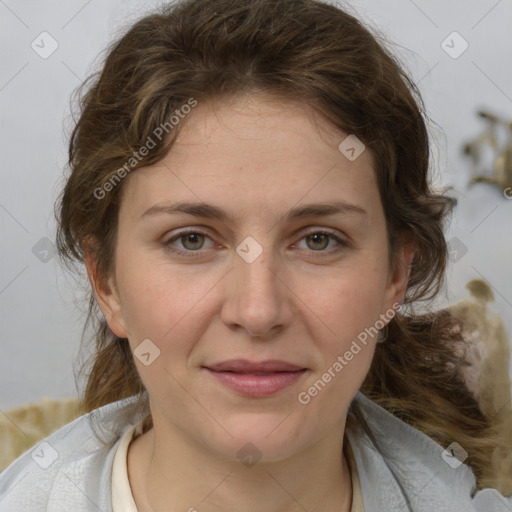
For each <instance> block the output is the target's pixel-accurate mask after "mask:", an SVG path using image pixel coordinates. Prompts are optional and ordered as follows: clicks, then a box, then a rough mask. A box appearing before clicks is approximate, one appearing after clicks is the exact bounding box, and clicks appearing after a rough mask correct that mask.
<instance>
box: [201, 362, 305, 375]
mask: <svg viewBox="0 0 512 512" xmlns="http://www.w3.org/2000/svg"><path fill="white" fill-rule="evenodd" d="M206 368H208V369H210V370H213V371H214V372H233V373H250V374H257V373H261V374H268V373H275V372H296V371H299V370H305V368H304V367H301V366H297V365H295V364H292V363H288V362H286V361H279V360H276V359H271V360H267V361H261V362H253V361H248V360H247V359H230V360H229V361H223V362H221V363H216V364H212V365H208V366H206Z"/></svg>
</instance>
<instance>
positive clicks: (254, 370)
mask: <svg viewBox="0 0 512 512" xmlns="http://www.w3.org/2000/svg"><path fill="white" fill-rule="evenodd" d="M205 368H206V369H207V370H208V371H209V372H210V374H211V375H213V376H214V377H215V378H216V379H217V380H218V381H219V382H221V383H222V384H224V385H225V386H227V387H228V388H230V389H232V390H233V391H237V392H238V393H241V394H243V395H246V396H251V397H263V396H270V395H273V394H274V393H277V392H278V391H281V390H282V389H284V388H286V387H288V386H291V385H292V384H293V383H295V382H297V381H298V380H299V379H300V378H301V377H302V375H303V374H304V373H305V372H306V368H301V367H300V366H297V365H294V364H291V363H287V362H285V361H278V360H267V361H261V362H252V361H248V360H246V359H231V360H229V361H223V362H221V363H216V364H212V365H209V366H207V367H205Z"/></svg>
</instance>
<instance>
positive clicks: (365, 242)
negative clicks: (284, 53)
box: [90, 94, 407, 460]
mask: <svg viewBox="0 0 512 512" xmlns="http://www.w3.org/2000/svg"><path fill="white" fill-rule="evenodd" d="M183 123H184V125H183V127H182V130H181V132H180V134H179V137H178V139H177V141H176V143H175V145H174V146H173V149H172V150H171V152H170V153H169V154H168V155H167V156H166V157H165V158H164V159H163V160H162V161H160V162H159V163H158V164H156V165H151V166H149V167H145V168H141V169H138V170H136V171H134V172H133V173H132V174H130V175H129V176H128V177H127V178H126V179H125V182H124V183H123V187H125V188H124V191H123V198H122V204H121V207H120V212H119V231H118V237H117V246H116V252H115V278H111V279H110V280H109V281H108V283H107V284H106V285H104V286H103V287H101V289H98V290H97V294H98V300H99V302H100V305H101V307H102V310H103V312H104V314H105V317H106V318H107V321H108V323H109V325H110V327H111V329H112V330H113V331H114V332H115V333H116V334H117V335H118V336H120V337H127V338H128V339H129V343H130V346H131V348H132V351H134V354H135V358H134V359H135V362H136V365H137V368H138V371H139V373H140V376H141V378H142V381H143V382H144V385H145V386H146V388H147V390H148V393H149V396H150V401H151V410H152V414H153V420H154V424H155V429H157V428H158V426H159V425H161V427H160V428H161V429H167V430H169V431H171V430H172V431H173V432H174V433H178V434H179V435H180V436H182V437H186V438H188V440H189V441H192V442H193V443H196V446H197V444H198V445H199V446H202V447H206V448H207V449H209V450H213V451H214V452H216V453H217V454H221V455H223V456H226V457H228V458H232V459H233V460H234V459H235V458H236V457H239V458H240V457H241V456H243V455H247V453H246V452H251V450H252V451H254V453H248V454H249V455H254V456H256V457H258V456H260V455H262V456H263V457H265V458H266V460H278V459H284V458H285V457H289V456H292V455H293V454H295V453H299V452H300V451H301V450H305V449H307V448H308V447H312V446H313V444H315V443H317V442H318V441H320V440H321V439H324V438H325V437H326V436H334V437H335V438H336V437H339V436H340V435H341V436H342V434H343V428H344V422H345V419H346V413H347V409H348V407H349V404H350V402H351V400H352V398H353V397H354V395H355V393H356V392H357V390H358V389H359V387H360V385H361V383H362V381H363V380H364V378H365V376H366V374H367V372H368V370H369V366H370V363H371V359H372V355H373V352H374V348H375V343H376V336H372V335H374V333H375V330H374V329H371V328H372V327H374V326H375V325H376V323H377V327H381V326H382V325H383V319H384V320H385V319H386V318H387V319H389V318H391V316H392V314H393V313H394V311H395V309H396V303H400V302H401V300H402V298H403V295H404V292H405V283H406V281H407V271H406V270H405V266H404V265H398V266H397V268H398V270H396V271H395V272H394V273H392V272H391V270H390V268H389V265H388V261H389V258H388V245H387V233H386V224H385V219H384V213H383V208H382V204H381V201H380V198H379V191H378V187H377V182H376V178H375V175H374V171H373V169H372V158H371V155H370V152H369V151H368V150H364V151H363V152H362V153H361V154H360V155H359V156H357V153H358V152H359V151H360V150H361V149H362V148H361V146H359V145H356V146H354V143H353V142H352V144H350V141H351V139H349V140H348V141H346V142H345V143H344V145H343V144H342V150H343V152H342V150H340V149H339V148H338V146H339V145H340V143H342V142H343V141H344V139H345V138H346V137H347V135H348V134H344V133H341V132H339V131H337V130H334V129H333V128H332V127H330V126H329V125H327V124H326V123H325V121H323V120H321V119H320V118H317V122H316V123H315V121H314V120H313V114H312V112H311V111H310V110H307V107H306V106H304V105H301V104H299V103H294V102H288V101H277V100H275V99H274V100H273V99H272V98H270V97H267V96H264V95H261V94H260V95H251V96H245V97H243V98H239V99H237V100H232V101H230V102H227V101H225V100H224V101H222V102H218V103H211V102H210V103H204V104H202V103H199V104H198V106H197V107H196V108H195V109H194V110H193V111H192V112H191V113H190V114H189V115H188V117H187V118H186V119H185V121H183ZM356 143H357V141H356ZM346 146H348V147H346ZM351 147H354V151H351V149H350V148H351ZM355 156H357V158H355V159H354V157H355ZM348 157H350V158H348ZM179 205H181V206H182V209H183V210H188V212H186V211H180V209H179V208H180V207H179ZM322 210H324V211H323V212H322ZM327 210H332V211H327ZM401 254H402V253H401ZM403 255H404V257H405V256H406V252H405V251H404V253H403ZM405 259H407V258H405ZM90 268H92V267H90ZM382 315H385V316H382ZM385 321H387V320H385ZM365 330H366V331H365ZM368 333H370V334H371V335H368ZM357 347H358V348H359V350H358V348H357ZM233 360H243V361H244V362H245V364H242V363H240V362H238V363H237V362H236V361H235V362H233ZM268 361H273V363H268V364H267V365H265V364H263V365H260V366H258V365H259V364H260V363H265V362H268ZM276 361H277V362H276ZM223 364H224V366H223ZM218 365H220V366H218ZM215 370H217V371H215ZM315 383H316V384H315ZM247 443H252V444H251V445H248V444H247ZM241 449H242V451H241V452H240V450H241ZM237 454H238V455H237Z"/></svg>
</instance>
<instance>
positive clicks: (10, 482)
mask: <svg viewBox="0 0 512 512" xmlns="http://www.w3.org/2000/svg"><path fill="white" fill-rule="evenodd" d="M134 399H135V397H131V398H128V399H125V400H121V401H119V402H116V403H114V404H109V405H106V406H104V407H101V408H100V409H97V410H96V411H93V412H92V413H90V414H89V415H85V416H82V417H80V418H78V419H76V420H75V421H73V422H72V423H69V424H68V425H66V426H65V427H63V428H61V429H60V430H58V431H57V432H55V433H53V434H52V435H50V436H48V437H47V438H46V439H45V440H44V441H42V442H41V443H38V445H36V447H35V448H33V449H31V450H29V451H28V452H26V453H24V454H23V455H22V456H21V457H19V458H18V459H16V460H15V461H14V462H13V463H12V464H11V465H10V466H9V467H8V468H7V469H5V470H4V471H3V472H2V473H0V512H43V511H47V512H89V511H90V512H98V511H101V512H112V501H111V470H112V463H113V459H114V455H115V450H116V449H117V446H118V444H119V440H120V437H121V435H122V433H123V432H124V431H125V430H126V429H128V428H130V427H131V425H132V424H136V423H137V422H138V421H139V419H140V418H137V417H135V415H134V413H133V404H134ZM354 401H355V402H356V404H355V405H357V406H359V409H360V410H361V412H362V413H363V415H364V418H365V420H366V423H367V426H368V428H369V434H368V433H366V432H365V430H364V429H358V430H357V431H351V430H348V429H347V432H346V435H347V438H348V440H349V442H350V444H351V446H352V450H353V453H354V457H355V460H356V464H357V471H358V474H359V480H360V483H361V491H362V495H363V501H364V506H365V512H408V511H413V512H433V511H434V512H511V511H512V497H508V498H504V497H503V496H501V495H500V494H499V493H498V492H497V491H496V490H494V489H484V490H480V491H478V492H477V493H474V490H475V477H474V475H473V472H472V471H471V469H470V468H469V467H468V466H466V465H465V464H460V465H458V466H457V464H458V462H457V460H455V459H453V458H450V456H449V455H450V454H449V453H448V452H446V451H445V450H444V448H443V447H441V446H440V445H438V444H437V443H436V442H435V441H433V440H432V439H430V438H429V437H428V436H426V435H425V434H423V433H421V432H419V431H418V430H416V429H414V428H413V427H411V426H409V425H407V424H406V423H404V422H403V421H401V420H400V419H398V418H396V417H395V416H393V415H392V414H390V413H389V412H388V411H386V410H384V409H383V408H382V407H380V406H378V405H377V404H376V403H374V402H373V401H371V400H369V399H368V398H367V397H365V396H364V395H363V394H362V393H361V392H360V391H358V393H357V394H356V396H355V397H354ZM91 415H93V417H94V418H95V421H98V422H99V423H101V425H102V426H104V431H105V433H106V434H105V436H107V437H108V440H107V441H108V442H107V443H106V445H102V443H101V442H100V441H99V440H98V439H97V438H96V436H95V434H94V431H93V430H92V428H91V426H90V422H89V419H91ZM443 452H445V453H444V455H443ZM452 453H455V454H456V455H457V452H452ZM447 461H448V462H447ZM449 462H450V463H449ZM452 466H453V467H452ZM455 466H457V467H455ZM45 467H46V469H44V468H45Z"/></svg>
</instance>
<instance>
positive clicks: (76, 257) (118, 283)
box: [0, 0, 512, 512]
mask: <svg viewBox="0 0 512 512" xmlns="http://www.w3.org/2000/svg"><path fill="white" fill-rule="evenodd" d="M80 109H81V110H80V117H79V119H78V121H77V124H76V127H75V129H74V131H73V133H72V136H71V140H70V146H69V165H70V169H71V173H70V175H69V177H68V179H67V181H66V185H65V187H64V190H63V194H62V197H61V201H60V203H59V205H58V209H57V217H58V221H59V231H58V237H57V242H58V247H59V251H60V254H61V256H62V257H63V259H64V260H65V261H69V262H72V261H77V262H79V263H85V265H86V268H87V273H88V277H89V281H90V283H91V299H90V317H89V319H90V320H93V321H94V319H95V318H96V323H95V324H94V325H95V326H96V331H95V343H96V350H95V352H94V354H93V357H92V361H91V365H90V368H88V370H87V371H88V381H87V387H86V390H85V394H84V397H83V403H84V410H85V411H88V412H90V414H88V415H87V416H83V417H81V418H79V419H78V420H76V421H74V422H72V423H71V424H69V425H67V426H66V427H64V428H63V429H61V430H59V431H58V432H57V433H55V434H53V435H52V436H50V437H48V438H47V439H46V440H45V442H44V443H41V444H40V445H38V449H37V450H35V451H32V452H31V453H26V454H25V455H23V456H22V457H21V458H19V459H18V460H17V461H16V462H14V463H13V464H12V465H11V466H10V467H9V468H8V469H7V470H6V471H5V472H4V473H2V477H1V478H0V482H1V487H0V489H1V492H2V501H0V510H2V511H3V510H22V509H23V510H31V511H33V510H51V511H61V510H104V511H114V512H118V511H135V510H138V511H139V512H146V511H156V512H159V511H163V510H188V511H195V510H197V511H213V510H243V511H258V510H265V511H267V512H268V511H281V512H282V511H299V510H308V511H320V510H321V511H324V512H334V511H337V512H339V511H349V510H350V511H363V510H364V511H366V512H372V511H375V512H376V511H379V512H380V511H405V510H413V511H415V512H417V511H427V510H428V511H431V510H433V509H438V510H451V511H464V512H466V511H470V510H473V511H478V512H484V511H485V512H489V511H501V510H512V498H510V497H509V498H505V497H504V496H502V495H501V494H500V493H499V492H498V491H497V490H496V489H492V487H493V482H494V481H496V477H497V476H496V475H494V474H492V470H491V469H490V466H489V464H488V463H489V460H490V459H491V458H492V456H493V453H495V452H494V450H495V448H496V447H497V446H501V445H500V443H502V439H501V438H500V437H499V435H498V433H497V430H496V425H495V424H494V423H493V420H492V419H491V418H488V417H486V416H485V415H484V414H483V413H482V411H481V410H480V408H479V406H478V403H477V402H476V400H475V398H474V397H473V396H472V394H471V393H470V392H469V391H468V389H467V388H466V386H465V384H464V380H463V377H462V370H463V368H464V367H465V365H466V363H465V360H464V357H463V356H461V355H460V353H458V351H457V350H456V346H459V345H458V344H460V341H461V339H462V338H461V334H460V328H461V326H460V324H459V322H458V321H457V319H455V318H452V317H451V316H450V315H449V314H448V313H447V312H446V311H444V312H438V313H436V314H426V315H423V316H421V315H419V314H417V313H415V312H414V307H413V306H414V305H415V304H417V303H418V301H420V300H427V299H429V298H431V297H433V296H435V295H436V293H437V292H438V291H439V287H440V286H441V282H442V278H443V273H444V269H445V263H446V244H445V240H444V237H443V231H442V224H443V220H444V218H445V216H446V214H447V213H448V211H449V206H450V200H449V199H448V198H447V197H444V196H442V195H439V194H436V193H434V192H433V191H432V190H431V188H430V186H429V180H428V172H427V171H428V166H429V145H428V144H429V143H428V136H427V130H426V126H425V121H424V113H423V108H422V103H421V99H420V97H419V95H418V91H417V89H416V88H415V86H414V84H413V83H412V82H411V81H410V80H409V78H408V77H407V75H406V74H405V72H404V71H403V70H402V69H401V67H400V66H399V64H398V63H397V62H396V60H395V59H394V58H392V57H391V56H390V54H389V53H388V52H387V50H385V48H384V45H383V43H379V42H378V41H377V39H376V36H374V35H372V34H371V33H370V32H369V31H368V30H367V29H366V28H364V27H363V26H362V25H361V24H360V23H359V22H358V21H357V20H356V19H355V18H353V17H352V16H351V15H349V14H347V13H345V12H344V11H342V10H340V9H339V8H336V7H334V6H331V5H328V4H324V3H320V2H317V1H311V0H255V1H251V2H248V1H243V0H230V1H227V0H191V1H185V2H181V3H178V4H173V5H170V6H168V7H165V8H163V9H162V11H161V12H159V13H155V14H153V15H149V16H147V17H145V18H143V19H142V20H140V21H139V22H137V23H136V24H135V25H134V26H133V27H131V28H130V30H129V31H128V32H127V33H126V34H125V35H124V36H123V37H122V38H121V39H120V40H119V41H117V42H116V43H115V44H113V46H112V47H111V48H110V51H109V53H108V56H107V58H106V61H105V64H104V66H103V69H102V70H101V72H100V73H99V74H98V75H97V76H95V77H94V78H93V82H92V83H91V85H89V86H88V89H87V91H86V93H85V94H84V95H83V96H82V97H81V101H80ZM402 306H405V307H407V308H408V312H407V314H405V311H403V310H404V309H405V307H402ZM502 448H503V449H506V448H507V447H502ZM508 448H509V447H508Z"/></svg>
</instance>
